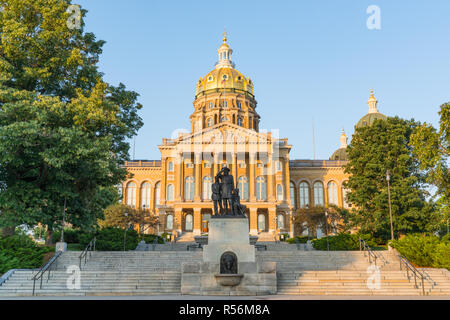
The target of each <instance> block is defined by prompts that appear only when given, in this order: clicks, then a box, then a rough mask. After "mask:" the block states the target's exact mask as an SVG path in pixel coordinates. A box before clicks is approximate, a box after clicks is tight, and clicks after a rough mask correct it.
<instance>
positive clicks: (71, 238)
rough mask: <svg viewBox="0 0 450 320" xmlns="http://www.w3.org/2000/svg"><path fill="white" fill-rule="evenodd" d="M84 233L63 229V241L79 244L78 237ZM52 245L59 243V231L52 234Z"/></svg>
mask: <svg viewBox="0 0 450 320" xmlns="http://www.w3.org/2000/svg"><path fill="white" fill-rule="evenodd" d="M84 233H86V232H83V231H81V230H76V229H71V228H65V229H64V241H65V242H67V243H80V236H81V235H82V234H84ZM52 239H53V243H56V242H59V240H60V239H61V231H54V232H53V234H52Z"/></svg>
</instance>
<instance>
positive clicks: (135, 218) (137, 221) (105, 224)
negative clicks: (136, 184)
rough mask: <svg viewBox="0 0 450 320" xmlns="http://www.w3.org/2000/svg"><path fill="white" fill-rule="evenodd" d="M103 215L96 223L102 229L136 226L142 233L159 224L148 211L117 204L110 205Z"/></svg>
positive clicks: (155, 217)
mask: <svg viewBox="0 0 450 320" xmlns="http://www.w3.org/2000/svg"><path fill="white" fill-rule="evenodd" d="M104 213H105V214H104V219H100V220H99V221H98V225H99V226H100V227H102V228H109V227H120V228H123V229H125V228H128V227H129V226H130V225H138V226H139V232H141V233H143V231H145V230H146V228H154V227H156V226H157V225H158V223H159V219H158V217H157V216H155V215H153V214H150V211H148V210H142V209H135V208H131V207H129V206H127V205H124V204H119V203H117V204H113V205H110V206H109V207H107V208H106V209H105V211H104ZM125 213H126V215H125Z"/></svg>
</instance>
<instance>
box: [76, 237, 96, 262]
mask: <svg viewBox="0 0 450 320" xmlns="http://www.w3.org/2000/svg"><path fill="white" fill-rule="evenodd" d="M96 241H97V239H96V237H94V239H92V240H91V242H89V244H88V245H87V246H86V248H84V250H83V252H81V254H80V256H79V259H80V270H81V260H83V258H84V264H86V262H87V257H88V253H89V258H90V257H91V255H92V251H95V242H96Z"/></svg>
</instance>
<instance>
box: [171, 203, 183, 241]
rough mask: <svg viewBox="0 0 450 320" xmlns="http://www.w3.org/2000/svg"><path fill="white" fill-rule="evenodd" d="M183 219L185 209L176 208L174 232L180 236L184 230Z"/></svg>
mask: <svg viewBox="0 0 450 320" xmlns="http://www.w3.org/2000/svg"><path fill="white" fill-rule="evenodd" d="M182 218H183V209H182V208H175V216H174V226H173V228H174V230H175V231H176V232H178V235H181V232H182V230H183V228H182Z"/></svg>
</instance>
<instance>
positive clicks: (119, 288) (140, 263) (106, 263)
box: [0, 251, 201, 297]
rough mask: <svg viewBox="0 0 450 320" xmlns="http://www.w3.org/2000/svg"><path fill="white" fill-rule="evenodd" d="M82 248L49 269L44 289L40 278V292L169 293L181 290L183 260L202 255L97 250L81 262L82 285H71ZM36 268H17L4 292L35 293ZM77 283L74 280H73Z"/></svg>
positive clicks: (0, 294) (91, 293)
mask: <svg viewBox="0 0 450 320" xmlns="http://www.w3.org/2000/svg"><path fill="white" fill-rule="evenodd" d="M80 254H81V252H76V251H68V252H65V253H64V254H63V255H62V256H61V257H60V258H59V259H58V264H57V265H56V266H55V270H52V271H51V276H50V280H49V281H48V282H47V273H46V274H45V277H44V279H43V285H42V289H40V288H39V282H36V295H37V296H80V295H82V296H84V295H104V296H111V295H158V294H159V295H161V294H163V295H167V294H180V292H181V263H182V262H192V261H198V260H199V259H201V252H185V251H160V252H158V251H155V252H137V251H127V252H98V251H97V252H93V253H92V256H91V257H90V258H89V259H88V262H87V263H86V264H84V261H83V263H82V265H81V272H80V288H79V289H70V288H68V286H67V281H68V279H69V278H70V277H71V276H72V275H73V273H67V272H66V270H67V268H68V267H71V266H79V259H78V257H79V255H80ZM35 273H36V271H33V270H20V271H15V272H14V273H13V274H12V275H11V276H10V277H9V278H8V280H7V281H6V282H5V283H4V284H3V285H2V286H0V297H2V296H31V295H32V290H33V281H32V280H31V279H32V277H33V274H35ZM71 283H73V282H71Z"/></svg>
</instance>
